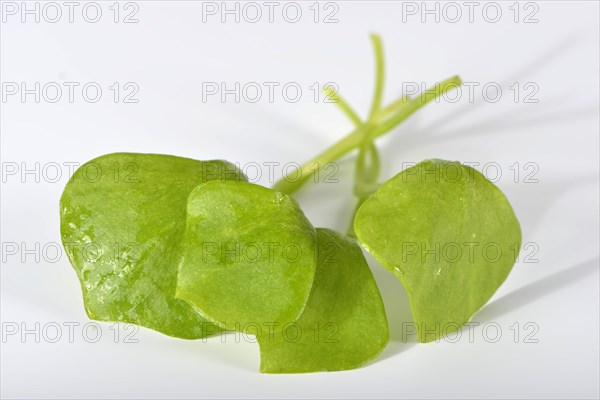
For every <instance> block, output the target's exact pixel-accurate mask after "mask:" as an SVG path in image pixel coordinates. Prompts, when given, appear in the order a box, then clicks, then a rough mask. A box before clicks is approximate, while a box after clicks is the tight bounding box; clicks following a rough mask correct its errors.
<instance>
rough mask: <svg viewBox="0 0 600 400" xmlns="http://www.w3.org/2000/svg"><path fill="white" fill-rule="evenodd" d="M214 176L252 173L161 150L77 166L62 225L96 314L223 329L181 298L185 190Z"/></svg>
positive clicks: (180, 329) (171, 330)
mask: <svg viewBox="0 0 600 400" xmlns="http://www.w3.org/2000/svg"><path fill="white" fill-rule="evenodd" d="M213 179H217V180H221V179H232V180H246V178H245V177H244V176H243V174H242V173H241V172H240V171H239V170H238V169H237V168H235V167H234V166H233V165H232V164H229V163H227V162H224V161H197V160H192V159H188V158H182V157H175V156H168V155H160V154H135V153H114V154H107V155H104V156H101V157H98V158H96V159H94V160H91V161H89V162H87V163H86V164H84V165H82V166H81V167H80V168H79V169H77V171H76V172H75V174H74V175H73V177H72V178H71V180H70V181H69V183H67V185H66V187H65V189H64V192H63V194H62V197H61V199H60V225H61V227H60V229H61V238H62V242H63V245H64V247H65V251H66V254H67V255H68V257H69V260H70V262H71V264H72V265H73V268H74V269H75V271H76V272H77V275H78V277H79V280H80V282H81V288H82V291H83V298H84V305H85V310H86V312H87V314H88V316H89V317H90V318H92V319H96V320H100V321H121V322H127V323H134V324H138V325H142V326H145V327H147V328H151V329H154V330H157V331H159V332H162V333H165V334H167V335H170V336H176V337H181V338H185V339H194V338H200V337H204V336H206V335H207V334H209V333H214V332H216V331H217V329H214V328H215V327H210V331H205V329H206V328H207V327H209V326H210V324H207V322H206V321H205V320H204V319H203V318H202V317H201V316H200V315H198V313H197V312H195V311H194V310H193V308H192V307H190V306H189V305H188V304H186V303H185V302H183V301H181V300H179V299H176V298H175V286H176V281H177V266H178V263H179V253H180V242H181V240H182V239H183V233H184V230H185V212H186V204H187V197H188V194H189V193H190V192H191V191H192V189H194V188H195V187H196V186H198V185H199V184H201V183H204V182H206V181H209V180H213Z"/></svg>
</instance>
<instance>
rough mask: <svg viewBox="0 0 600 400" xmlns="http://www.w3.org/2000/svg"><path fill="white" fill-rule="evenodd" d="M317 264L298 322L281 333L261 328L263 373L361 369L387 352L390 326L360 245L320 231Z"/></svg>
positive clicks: (332, 232) (327, 231) (332, 233)
mask: <svg viewBox="0 0 600 400" xmlns="http://www.w3.org/2000/svg"><path fill="white" fill-rule="evenodd" d="M317 240H318V246H319V247H318V249H319V250H318V254H319V263H318V267H317V272H316V274H315V281H314V284H313V287H312V292H311V294H310V297H309V299H308V303H307V304H306V308H305V309H304V312H303V313H302V315H301V316H300V318H299V319H298V321H296V322H293V323H291V324H288V325H287V326H286V327H284V329H283V330H282V331H281V332H269V330H268V327H262V329H261V330H260V334H259V335H257V338H258V343H259V344H260V360H261V362H260V370H261V372H267V373H298V372H318V371H340V370H347V369H353V368H358V367H360V366H361V365H363V364H365V363H367V362H368V361H370V360H372V359H373V358H375V357H376V356H377V355H378V354H379V353H381V351H382V350H383V349H384V348H385V346H386V344H387V342H388V339H389V331H388V323H387V318H386V315H385V309H384V306H383V302H382V300H381V295H380V293H379V289H378V288H377V284H376V283H375V279H374V278H373V275H372V274H371V270H370V269H369V265H368V264H367V261H366V260H365V257H364V255H363V253H362V250H361V249H360V247H359V246H358V245H357V243H356V242H355V241H354V240H353V239H350V238H348V237H346V236H344V235H342V234H340V233H337V232H335V231H332V230H329V229H317Z"/></svg>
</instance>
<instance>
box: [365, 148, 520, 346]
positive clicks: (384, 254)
mask: <svg viewBox="0 0 600 400" xmlns="http://www.w3.org/2000/svg"><path fill="white" fill-rule="evenodd" d="M354 229H355V232H356V235H357V237H358V239H359V240H360V241H361V242H362V244H363V246H364V248H365V249H367V251H369V252H370V253H371V254H372V255H373V256H374V257H375V258H376V259H377V260H378V261H379V262H380V263H381V264H382V265H383V266H384V267H385V268H387V269H388V270H390V271H391V272H392V273H393V274H394V275H395V276H396V277H397V278H398V279H400V281H401V282H402V283H403V285H404V287H405V288H406V291H407V293H408V296H409V299H410V304H411V309H412V313H413V319H414V322H415V324H416V329H417V330H418V333H419V340H420V341H421V342H429V341H432V340H436V339H438V338H439V337H441V336H444V335H446V334H448V333H450V332H453V331H456V330H458V329H459V328H460V327H461V326H462V325H463V324H464V323H466V322H467V321H468V320H469V319H470V318H471V316H472V315H473V314H474V313H475V312H476V311H477V310H478V309H479V308H480V307H482V306H483V305H484V304H485V303H486V302H487V301H488V300H489V299H490V297H491V296H492V295H493V294H494V292H495V291H496V289H498V287H499V286H500V285H501V284H502V282H504V280H505V279H506V277H507V276H508V274H509V272H510V270H511V269H512V267H513V264H514V262H515V260H516V257H517V255H518V249H519V248H520V242H521V229H520V227H519V222H518V221H517V218H516V217H515V214H514V212H513V210H512V208H511V206H510V204H509V203H508V201H507V199H506V197H505V196H504V194H503V193H502V192H501V191H500V190H499V189H498V188H497V187H496V186H494V185H493V184H492V183H491V182H490V181H488V180H487V179H486V178H485V177H484V176H483V175H482V174H480V173H479V172H477V171H476V170H474V169H473V168H470V167H467V166H465V165H462V164H460V163H458V162H449V161H443V160H427V161H423V162H421V163H419V164H417V165H416V166H414V167H412V168H409V169H407V170H405V171H403V172H401V173H400V174H398V175H396V176H395V177H393V178H392V179H390V180H389V181H387V182H386V183H385V184H383V185H382V186H381V187H380V188H379V189H378V190H377V191H376V192H375V193H374V194H373V195H372V196H371V197H370V198H369V199H368V200H366V201H365V203H364V204H363V205H362V206H361V208H360V209H359V210H358V212H357V214H356V218H355V220H354Z"/></svg>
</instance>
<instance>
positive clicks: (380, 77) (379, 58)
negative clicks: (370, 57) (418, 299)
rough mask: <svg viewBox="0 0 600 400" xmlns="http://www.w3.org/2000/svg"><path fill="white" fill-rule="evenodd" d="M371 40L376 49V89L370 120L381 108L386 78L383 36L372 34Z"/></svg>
mask: <svg viewBox="0 0 600 400" xmlns="http://www.w3.org/2000/svg"><path fill="white" fill-rule="evenodd" d="M371 42H372V43H373V50H374V51H375V89H374V92H373V103H371V111H370V112H369V120H370V119H372V118H373V117H374V116H375V114H376V113H378V112H379V109H380V108H381V99H382V97H383V82H384V79H385V65H384V60H383V44H382V43H381V37H380V36H379V35H376V34H374V33H373V34H371Z"/></svg>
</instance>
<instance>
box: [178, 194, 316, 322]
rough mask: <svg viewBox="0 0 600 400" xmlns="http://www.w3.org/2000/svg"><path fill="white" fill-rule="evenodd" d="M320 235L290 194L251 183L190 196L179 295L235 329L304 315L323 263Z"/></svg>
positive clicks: (214, 319)
mask: <svg viewBox="0 0 600 400" xmlns="http://www.w3.org/2000/svg"><path fill="white" fill-rule="evenodd" d="M315 253H316V233H315V229H314V228H313V226H312V225H311V224H310V222H308V220H307V219H306V217H305V216H304V214H303V213H302V210H300V207H299V206H298V203H296V201H295V200H294V199H292V198H291V197H290V196H287V195H284V194H282V193H279V192H276V191H274V190H271V189H267V188H265V187H262V186H259V185H254V184H250V183H245V182H208V183H205V184H204V185H201V186H198V187H197V188H196V189H194V191H193V192H192V193H191V194H190V196H189V198H188V205H187V226H186V232H185V237H184V241H183V245H182V261H181V264H180V267H179V275H178V281H177V297H178V298H180V299H183V300H185V301H187V302H188V303H190V304H191V305H192V306H194V307H195V308H196V309H197V310H198V311H199V312H201V313H202V314H203V315H204V316H205V317H206V318H207V319H209V320H210V321H213V322H214V323H216V324H218V325H220V326H222V327H223V328H225V329H227V330H236V331H241V330H244V329H245V328H246V327H247V325H248V324H265V323H266V324H270V323H274V324H285V323H287V322H291V321H295V320H296V319H298V317H299V316H300V314H301V313H302V310H303V309H304V306H305V305H306V301H307V299H308V295H309V294H310V288H311V286H312V282H313V278H314V273H315V269H316V264H317V262H316V256H315Z"/></svg>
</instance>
